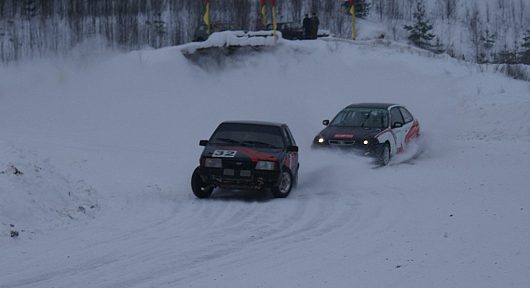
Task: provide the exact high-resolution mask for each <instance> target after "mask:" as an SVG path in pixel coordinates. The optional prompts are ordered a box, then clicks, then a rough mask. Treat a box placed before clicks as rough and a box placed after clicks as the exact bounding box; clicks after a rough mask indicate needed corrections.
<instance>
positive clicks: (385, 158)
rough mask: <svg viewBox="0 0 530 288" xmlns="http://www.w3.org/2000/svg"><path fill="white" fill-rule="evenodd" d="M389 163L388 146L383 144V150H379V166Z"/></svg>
mask: <svg viewBox="0 0 530 288" xmlns="http://www.w3.org/2000/svg"><path fill="white" fill-rule="evenodd" d="M389 162H390V145H388V143H387V144H385V145H384V146H383V148H381V152H380V154H379V164H381V165H382V166H386V165H388V163H389Z"/></svg>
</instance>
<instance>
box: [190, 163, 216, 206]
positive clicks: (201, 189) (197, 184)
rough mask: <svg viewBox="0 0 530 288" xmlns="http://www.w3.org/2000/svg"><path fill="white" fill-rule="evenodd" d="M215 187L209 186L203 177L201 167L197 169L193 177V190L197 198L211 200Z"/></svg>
mask: <svg viewBox="0 0 530 288" xmlns="http://www.w3.org/2000/svg"><path fill="white" fill-rule="evenodd" d="M213 188H214V187H213V186H210V185H207V184H206V183H205V182H204V181H203V180H202V177H201V174H200V172H199V167H197V168H195V171H193V175H192V176H191V190H193V194H195V196H196V197H197V198H201V199H203V198H209V197H210V196H211V195H212V191H213Z"/></svg>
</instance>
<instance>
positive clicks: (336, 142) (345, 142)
mask: <svg viewBox="0 0 530 288" xmlns="http://www.w3.org/2000/svg"><path fill="white" fill-rule="evenodd" d="M328 143H329V145H354V144H355V141H354V140H329V141H328Z"/></svg>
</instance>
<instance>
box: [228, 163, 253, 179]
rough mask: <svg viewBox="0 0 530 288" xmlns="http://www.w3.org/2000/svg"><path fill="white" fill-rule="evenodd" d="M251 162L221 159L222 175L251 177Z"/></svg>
mask: <svg viewBox="0 0 530 288" xmlns="http://www.w3.org/2000/svg"><path fill="white" fill-rule="evenodd" d="M251 170H252V162H249V161H235V160H223V176H226V177H251V176H252V172H251Z"/></svg>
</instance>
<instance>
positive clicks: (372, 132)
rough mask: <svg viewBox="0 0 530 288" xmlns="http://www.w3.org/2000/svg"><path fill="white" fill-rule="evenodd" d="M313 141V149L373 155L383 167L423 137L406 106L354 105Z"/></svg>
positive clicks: (326, 121) (330, 122)
mask: <svg viewBox="0 0 530 288" xmlns="http://www.w3.org/2000/svg"><path fill="white" fill-rule="evenodd" d="M322 124H324V125H325V126H326V128H324V129H323V130H322V131H320V133H318V134H317V136H316V137H315V139H314V140H313V147H314V148H317V147H338V148H344V149H351V150H354V151H358V152H360V153H361V154H363V155H366V156H372V157H374V158H375V159H377V161H378V162H379V163H380V164H381V165H387V164H388V162H389V161H390V158H391V157H392V156H394V155H395V154H397V153H400V152H402V151H403V150H404V149H405V147H406V146H407V144H408V143H409V142H410V141H411V140H413V139H414V138H416V137H418V136H419V134H420V124H419V121H418V120H417V119H415V118H414V116H412V114H411V113H410V112H409V110H407V109H406V108H405V107H403V106H401V105H397V104H388V103H360V104H352V105H349V106H348V107H346V108H344V109H342V110H341V111H340V112H339V113H338V114H337V116H335V118H333V120H331V121H329V120H324V121H322Z"/></svg>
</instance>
